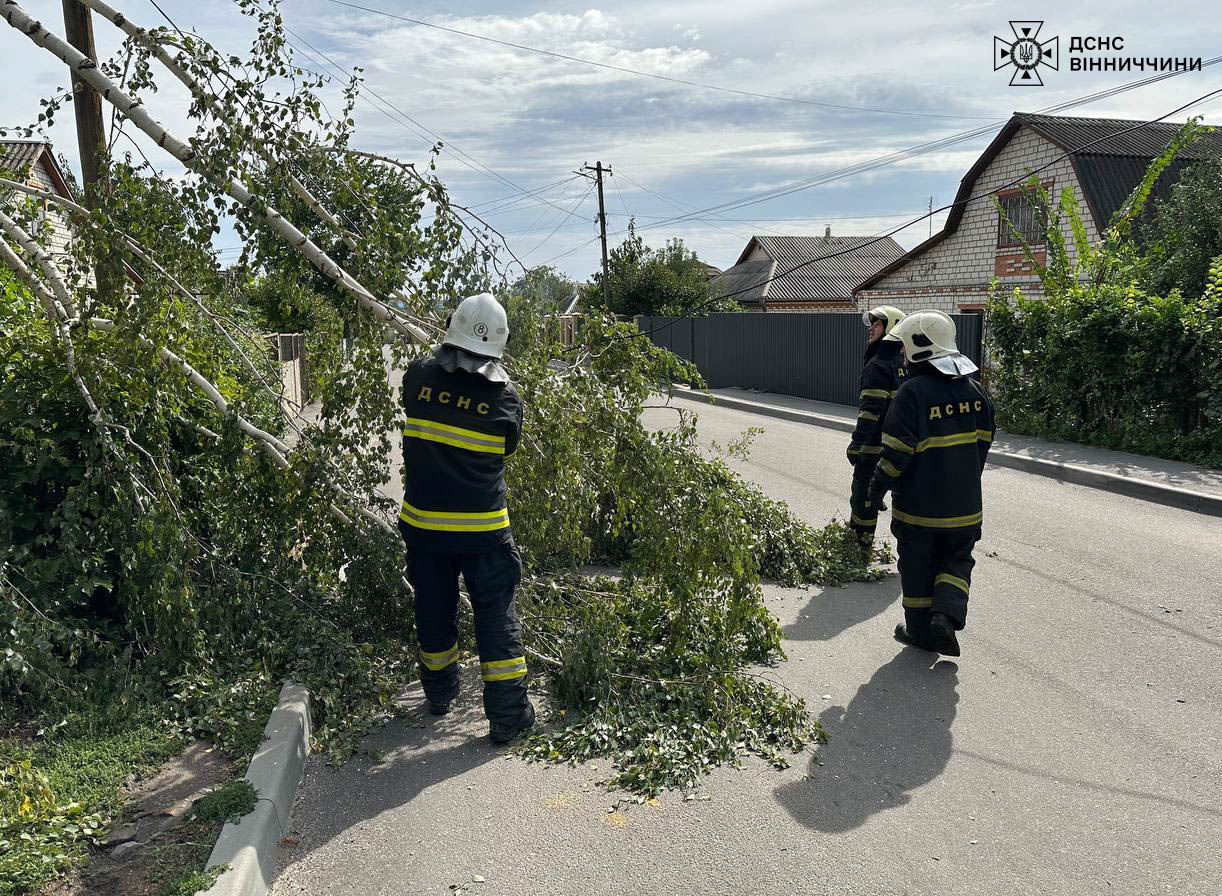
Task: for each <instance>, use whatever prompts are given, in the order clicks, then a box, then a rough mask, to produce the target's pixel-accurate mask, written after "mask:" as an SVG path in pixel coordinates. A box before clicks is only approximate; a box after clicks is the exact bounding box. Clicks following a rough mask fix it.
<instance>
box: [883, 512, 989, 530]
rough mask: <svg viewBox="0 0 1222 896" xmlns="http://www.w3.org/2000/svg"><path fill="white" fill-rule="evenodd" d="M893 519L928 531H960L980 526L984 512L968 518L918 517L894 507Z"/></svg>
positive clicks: (970, 515) (972, 514) (969, 515)
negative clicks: (967, 527) (968, 527)
mask: <svg viewBox="0 0 1222 896" xmlns="http://www.w3.org/2000/svg"><path fill="white" fill-rule="evenodd" d="M891 517H892V518H893V519H897V520H899V521H900V522H901V523H908V524H909V525H912V526H924V527H925V528H927V529H959V528H963V527H966V526H979V525H980V524H981V522H983V521H984V513H983V511H982V512H981V513H971V514H968V515H967V516H917V515H916V514H912V513H904V511H902V510H898V509H896V508H894V507H892V508H891Z"/></svg>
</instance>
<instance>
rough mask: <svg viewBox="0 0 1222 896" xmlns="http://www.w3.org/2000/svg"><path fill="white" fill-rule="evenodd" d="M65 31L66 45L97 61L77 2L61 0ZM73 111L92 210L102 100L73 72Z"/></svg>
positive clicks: (85, 13) (102, 141) (89, 24)
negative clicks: (70, 45) (68, 44)
mask: <svg viewBox="0 0 1222 896" xmlns="http://www.w3.org/2000/svg"><path fill="white" fill-rule="evenodd" d="M63 4H64V32H65V36H66V37H67V39H68V43H70V44H72V46H74V47H76V48H77V49H78V50H80V51H81V52H82V53H84V54H85V55H86V56H88V57H89V58H90V59H92V60H94V61H95V62H96V61H97V58H98V51H97V47H96V46H95V45H94V42H93V20H92V19H91V18H90V17H89V10H88V9H87V8H86V7H85V5H84V4H83V3H81V2H80V0H63ZM72 108H73V109H74V110H75V112H76V143H77V147H78V148H79V150H80V153H81V180H82V182H83V183H82V185H83V186H84V188H85V196H84V199H85V204H86V205H87V206H89V207H90V208H93V207H94V205H95V202H96V199H95V195H94V194H95V192H96V191H97V189H98V177H99V175H100V172H101V167H102V166H101V158H102V152H103V147H104V146H105V145H106V132H105V131H104V130H103V126H102V98H101V97H100V96H98V93H97V91H96V90H94V89H93V88H92V87H90V86H89V85H88V84H86V83H85V82H84V81H83V80H81V78H80V77H79V76H78V75H77V74H76V72H73V73H72Z"/></svg>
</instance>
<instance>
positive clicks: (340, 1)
mask: <svg viewBox="0 0 1222 896" xmlns="http://www.w3.org/2000/svg"><path fill="white" fill-rule="evenodd" d="M329 2H331V3H334V4H336V5H337V6H346V7H348V8H349V9H359V10H360V11H361V12H368V13H372V14H374V15H379V16H385V17H386V18H388V19H398V20H399V21H401V22H408V23H410V24H412V25H420V26H421V27H424V28H434V29H436V30H438V31H445V32H447V33H448V34H457V35H460V36H462V37H469V38H472V39H473V40H482V41H487V42H488V43H492V44H497V45H499V46H502V47H510V48H512V49H515V50H524V51H526V52H528V53H538V54H539V55H541V56H551V57H552V58H554V59H564V60H566V61H568V62H579V63H581V64H582V65H590V66H594V67H595V68H602V69H608V70H610V71H615V72H622V73H624V74H627V75H637V76H639V77H642V78H653V79H654V80H656V81H666V82H668V83H670V84H682V85H684V86H686V87H698V88H700V89H701V90H716V91H719V92H721V93H733V94H737V95H738V96H746V97H751V98H752V99H759V100H777V101H779V102H785V103H799V104H801V105H804V106H817V107H819V108H821V109H830V110H833V111H836V112H865V113H872V114H878V115H903V116H907V117H912V118H939V119H947V118H953V119H959V120H962V121H989V120H990V119H988V118H985V117H982V116H978V115H955V114H951V113H942V112H914V111H912V110H910V109H875V108H871V107H869V106H848V105H844V104H841V103H825V102H822V101H820V100H807V99H802V98H800V97H794V96H778V95H777V94H772V93H756V92H754V91H751V90H739V89H738V88H735V87H721V86H719V85H716V84H704V83H701V82H699V81H689V80H687V79H685V78H674V77H671V76H670V75H659V74H655V73H654V72H645V71H641V70H640V69H635V68H627V67H626V66H622V65H612V64H611V63H609V62H597V61H596V60H593V59H582V58H581V57H579V56H570V55H568V54H567V53H556V52H554V51H552V50H543V49H540V48H539V47H528V46H526V45H525V44H517V43H514V42H512V41H507V40H500V39H499V38H495V37H488V36H487V35H485V34H475V33H473V32H470V31H462V30H461V29H458V28H449V27H447V26H445V25H438V24H436V23H435V22H425V21H422V20H421V19H413V18H410V17H408V16H402V15H398V14H397V13H393V12H387V11H385V10H382V9H373V8H371V7H368V6H361V5H359V4H357V3H348V2H345V0H329Z"/></svg>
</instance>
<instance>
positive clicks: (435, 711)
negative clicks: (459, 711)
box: [429, 700, 450, 716]
mask: <svg viewBox="0 0 1222 896" xmlns="http://www.w3.org/2000/svg"><path fill="white" fill-rule="evenodd" d="M449 711H450V704H448V703H438V702H436V701H433V700H430V701H429V713H430V714H431V715H435V716H444V715H446V714H447V713H448V712H449Z"/></svg>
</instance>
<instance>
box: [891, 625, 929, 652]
mask: <svg viewBox="0 0 1222 896" xmlns="http://www.w3.org/2000/svg"><path fill="white" fill-rule="evenodd" d="M895 640H897V641H899V642H900V643H901V644H907V645H909V646H910V647H919V648H921V650H929V651H932V652H933V653H937V652H938V649H937V648H936V647H934V646H933V644H932V643H931V641H930V639H929V638H928V637H922V636H919V635H915V634H913V633H912V632H911V631H910V630H909V628H908V626H907V625H906V624H905V623H903V622H901V623H900V624H899V625H897V626H896V627H895Z"/></svg>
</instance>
